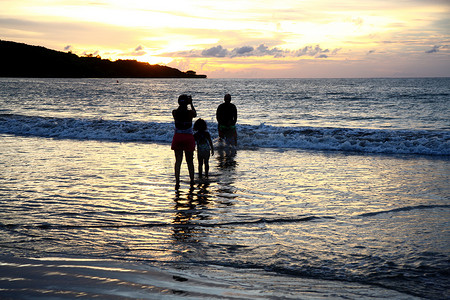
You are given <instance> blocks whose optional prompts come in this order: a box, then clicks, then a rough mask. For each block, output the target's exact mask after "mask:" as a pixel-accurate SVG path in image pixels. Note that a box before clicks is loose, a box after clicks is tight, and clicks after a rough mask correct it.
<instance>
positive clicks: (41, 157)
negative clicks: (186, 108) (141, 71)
mask: <svg viewBox="0 0 450 300" xmlns="http://www.w3.org/2000/svg"><path fill="white" fill-rule="evenodd" d="M182 93H187V94H190V95H192V97H193V103H194V105H195V107H196V109H197V112H198V117H201V118H203V119H205V120H206V121H207V123H208V126H209V131H210V132H211V134H212V136H213V139H214V141H215V144H216V146H219V144H218V141H217V130H216V128H217V123H216V121H215V111H216V108H217V106H218V105H219V104H220V103H222V102H223V96H224V94H225V93H230V94H231V95H232V102H233V103H235V104H236V106H237V108H238V126H237V130H238V147H237V149H236V152H235V153H234V154H230V153H229V152H226V151H220V148H218V149H216V154H215V155H214V156H213V157H212V158H211V161H210V164H211V170H210V172H211V176H210V178H209V179H208V180H197V182H196V184H195V185H194V187H193V188H190V186H189V180H188V174H187V167H186V165H185V164H183V165H182V174H181V176H182V185H181V188H180V189H179V190H175V188H174V187H175V180H174V176H173V164H174V160H175V159H174V155H173V153H172V151H171V150H170V142H171V138H172V135H173V127H174V126H173V120H172V116H171V111H172V110H173V109H175V108H176V107H177V98H178V96H179V95H180V94H182ZM449 104H450V79H449V78H423V79H201V80H197V79H196V80H192V79H190V80H189V79H181V80H180V79H117V80H116V79H114V80H112V79H33V78H26V79H18V78H2V79H0V143H1V150H0V168H1V170H2V171H1V173H0V175H1V178H0V195H1V198H0V202H1V206H0V236H1V240H0V241H1V242H0V249H1V256H0V275H1V276H0V295H1V296H2V297H6V298H8V297H10V298H27V297H32V298H33V297H46V296H49V297H55V298H66V297H67V298H72V297H88V298H91V297H97V296H98V297H101V298H108V297H112V298H120V297H123V298H127V297H129V298H149V299H154V298H180V297H182V298H192V299H198V298H210V297H213V298H224V299H242V298H244V299H245V298H247V299H254V298H262V299H267V298H272V299H285V298H291V299H298V298H302V299H317V298H324V297H329V298H352V299H361V298H375V299H378V298H400V299H410V298H413V297H419V298H420V297H423V298H430V299H437V298H439V299H443V298H449V297H450V294H449V279H450V278H449V277H450V276H449V267H450V261H449V257H450V247H449V246H450V231H449V229H450V224H449V220H450V218H449V217H450V186H449V184H448V182H449V181H450V180H449V179H450V167H449V158H450V117H449V116H450V108H449V107H450V105H449Z"/></svg>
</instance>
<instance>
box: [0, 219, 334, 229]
mask: <svg viewBox="0 0 450 300" xmlns="http://www.w3.org/2000/svg"><path fill="white" fill-rule="evenodd" d="M321 219H334V217H327V216H323V217H318V216H304V217H299V218H276V219H266V218H262V219H257V220H248V221H234V222H223V223H198V222H189V223H161V222H150V223H139V224H138V223H136V224H101V225H96V224H91V225H61V224H50V223H47V222H44V223H41V224H32V225H28V224H2V223H1V222H0V229H6V230H15V229H18V228H26V229H41V230H47V229H80V228H153V227H179V228H180V227H223V226H252V225H258V224H273V223H277V224H282V223H302V222H312V221H318V220H321Z"/></svg>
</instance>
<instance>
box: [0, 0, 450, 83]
mask: <svg viewBox="0 0 450 300" xmlns="http://www.w3.org/2000/svg"><path fill="white" fill-rule="evenodd" d="M0 39H2V40H7V41H15V42H21V43H26V44H31V45H38V46H44V47H47V48H50V49H54V50H59V51H65V52H67V51H72V52H73V53H76V54H78V55H83V54H95V55H100V56H101V57H102V58H109V59H112V60H116V59H136V60H138V61H147V62H150V63H152V64H154V63H159V64H164V65H168V66H171V67H175V68H178V69H180V70H182V71H186V70H195V71H197V73H199V74H207V75H208V77H210V78H225V77H247V78H258V77H260V78H267V77H276V78H291V77H299V78H310V77H422V76H450V0H396V1H392V0H341V1H336V0H315V1H314V0H275V1H272V0H226V1H214V0H156V1H155V0H149V1H143V0H126V1H124V0H90V1H85V0H59V1H57V0H20V1H17V0H0Z"/></svg>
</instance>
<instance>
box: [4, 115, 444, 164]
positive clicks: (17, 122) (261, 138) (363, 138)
mask: <svg viewBox="0 0 450 300" xmlns="http://www.w3.org/2000/svg"><path fill="white" fill-rule="evenodd" d="M216 127H217V126H216V125H215V124H210V126H209V129H210V132H211V134H212V135H213V136H214V137H217V129H216ZM237 130H238V135H239V145H240V147H241V148H254V147H256V148H259V147H266V148H294V149H304V150H321V151H344V152H362V153H381V154H419V155H450V131H432V130H387V129H360V128H329V127H278V126H271V125H265V124H260V125H258V126H255V125H245V124H239V125H238V126H237ZM0 133H2V134H13V135H20V136H38V137H46V138H58V139H78V140H106V141H118V142H162V143H170V142H171V139H172V135H173V123H172V122H141V121H114V120H103V119H78V118H55V117H42V116H26V115H17V114H0Z"/></svg>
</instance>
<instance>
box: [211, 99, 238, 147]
mask: <svg viewBox="0 0 450 300" xmlns="http://www.w3.org/2000/svg"><path fill="white" fill-rule="evenodd" d="M224 101H225V102H224V103H222V104H220V105H219V107H218V108H217V112H216V118H217V123H218V130H219V139H220V140H226V141H227V143H229V144H231V145H234V146H236V145H237V132H236V121H237V109H236V106H235V105H234V104H233V103H231V95H230V94H226V95H225V97H224Z"/></svg>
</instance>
